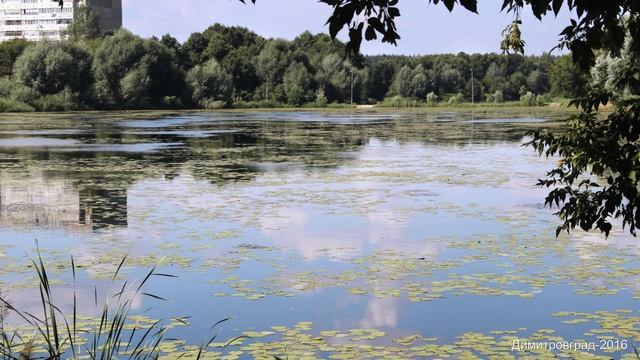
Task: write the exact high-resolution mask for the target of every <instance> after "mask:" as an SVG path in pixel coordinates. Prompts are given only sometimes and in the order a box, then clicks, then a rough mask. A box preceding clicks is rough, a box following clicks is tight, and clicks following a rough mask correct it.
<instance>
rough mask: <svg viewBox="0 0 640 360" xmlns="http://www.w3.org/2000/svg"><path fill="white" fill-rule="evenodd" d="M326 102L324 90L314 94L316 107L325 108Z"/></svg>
mask: <svg viewBox="0 0 640 360" xmlns="http://www.w3.org/2000/svg"><path fill="white" fill-rule="evenodd" d="M327 103H328V100H327V96H326V95H325V94H324V90H322V89H319V90H318V92H317V93H316V106H318V107H325V106H327Z"/></svg>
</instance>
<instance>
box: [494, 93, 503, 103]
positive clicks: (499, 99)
mask: <svg viewBox="0 0 640 360" xmlns="http://www.w3.org/2000/svg"><path fill="white" fill-rule="evenodd" d="M492 102H493V103H496V104H501V103H503V102H504V95H503V94H502V91H500V90H496V92H494V93H493V101H492Z"/></svg>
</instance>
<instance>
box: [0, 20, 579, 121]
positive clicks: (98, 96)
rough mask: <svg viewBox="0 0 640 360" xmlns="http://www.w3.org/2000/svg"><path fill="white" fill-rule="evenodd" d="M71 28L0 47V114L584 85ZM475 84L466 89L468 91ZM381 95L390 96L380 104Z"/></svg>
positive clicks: (329, 51)
mask: <svg viewBox="0 0 640 360" xmlns="http://www.w3.org/2000/svg"><path fill="white" fill-rule="evenodd" d="M86 18H87V21H86V22H87V24H88V25H87V24H82V23H80V24H76V25H74V26H72V27H71V30H70V31H69V33H70V35H69V38H70V40H65V41H60V42H48V41H44V42H39V43H29V42H27V41H24V40H13V41H8V42H4V43H1V44H0V76H1V77H2V78H1V80H0V96H1V98H0V109H2V110H5V111H12V110H17V111H20V110H22V111H28V110H69V109H87V108H97V109H143V108H188V107H201V108H222V107H230V106H238V107H248V106H264V107H269V106H279V105H291V106H300V105H304V104H314V105H316V106H324V105H326V104H329V103H352V102H353V103H370V104H373V103H378V102H381V101H387V102H394V101H396V102H397V101H400V100H404V99H411V100H417V101H421V102H426V103H428V104H435V103H436V102H439V101H448V102H450V103H458V102H462V101H470V100H471V97H472V94H471V91H472V88H473V91H474V94H473V98H474V99H475V101H476V102H481V101H489V102H503V101H510V100H520V101H523V102H524V103H526V104H528V105H534V104H537V103H539V102H540V101H541V97H542V95H545V96H560V97H571V96H573V95H575V94H576V93H579V92H581V91H582V89H584V88H585V87H586V84H587V81H588V79H586V78H585V76H584V75H582V74H583V73H581V72H580V71H578V70H577V69H576V68H575V66H574V65H573V62H572V61H571V59H570V57H569V56H560V57H555V56H551V55H542V56H521V55H498V54H483V55H481V54H473V55H469V54H464V53H460V54H455V55H454V54H445V55H426V56H363V55H361V54H358V55H349V52H348V51H347V49H346V45H345V44H344V43H342V42H340V41H338V40H333V39H331V37H330V36H328V35H325V34H317V35H313V34H311V33H309V32H305V33H303V34H301V35H300V36H298V37H296V38H295V39H293V40H292V41H287V40H282V39H265V38H264V37H261V36H259V35H257V34H255V33H254V32H252V31H250V30H248V29H246V28H243V27H227V26H223V25H220V24H215V25H213V26H211V27H209V28H208V29H206V30H205V31H203V32H201V33H194V34H192V35H191V36H190V37H189V38H188V40H187V41H185V42H184V43H180V42H179V41H177V40H176V39H175V38H173V37H171V36H170V35H165V36H163V37H162V38H160V39H157V38H151V39H142V38H140V37H138V36H136V35H134V34H132V33H130V32H129V31H127V30H119V31H117V32H116V33H115V34H109V35H107V36H105V37H103V38H99V39H98V38H96V36H97V33H96V32H95V31H93V27H92V26H90V25H91V23H96V19H95V18H93V17H91V16H90V14H89V15H87V16H86ZM472 81H473V86H472ZM385 99H386V100H385Z"/></svg>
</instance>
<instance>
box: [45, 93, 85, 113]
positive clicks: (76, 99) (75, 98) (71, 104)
mask: <svg viewBox="0 0 640 360" xmlns="http://www.w3.org/2000/svg"><path fill="white" fill-rule="evenodd" d="M34 103H35V108H36V109H37V110H39V111H70V110H80V109H81V108H82V105H81V102H80V96H79V94H78V93H76V92H73V91H71V89H69V88H66V89H64V90H62V91H60V92H59V93H57V94H47V95H44V96H41V97H39V98H38V99H36V100H35V101H34Z"/></svg>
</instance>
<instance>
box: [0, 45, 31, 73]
mask: <svg viewBox="0 0 640 360" xmlns="http://www.w3.org/2000/svg"><path fill="white" fill-rule="evenodd" d="M28 45H29V42H28V41H26V40H24V39H13V40H8V41H3V42H0V77H2V76H8V75H11V72H12V71H13V64H14V63H15V62H16V59H18V56H20V55H21V54H22V52H23V51H24V49H26V48H27V46H28Z"/></svg>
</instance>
